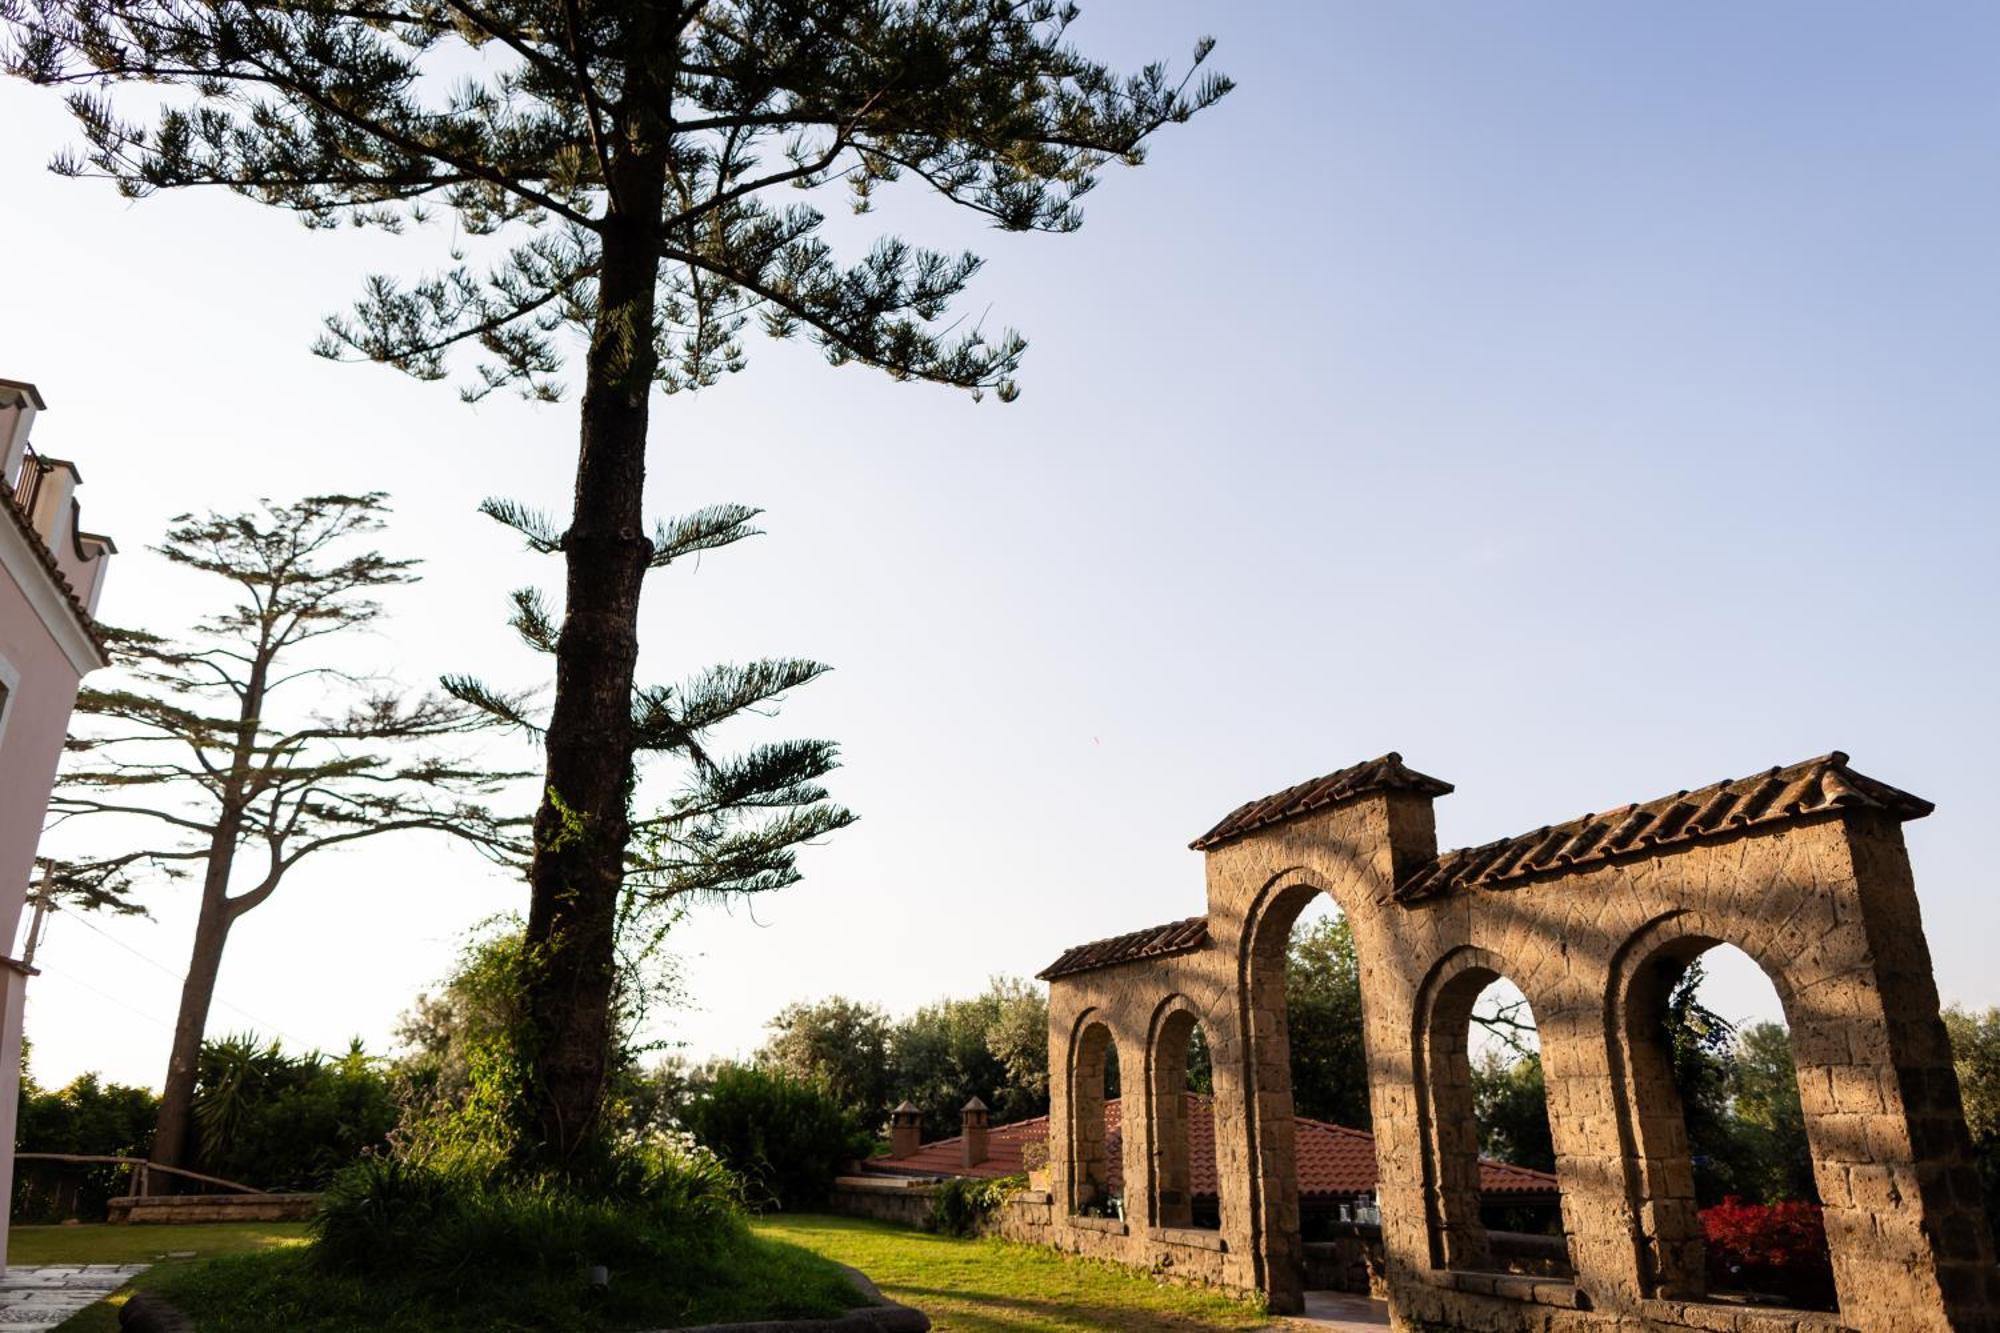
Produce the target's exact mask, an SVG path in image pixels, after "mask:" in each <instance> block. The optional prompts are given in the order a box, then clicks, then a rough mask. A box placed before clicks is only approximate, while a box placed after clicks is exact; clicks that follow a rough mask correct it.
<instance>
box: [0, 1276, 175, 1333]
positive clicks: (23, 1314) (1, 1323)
mask: <svg viewBox="0 0 2000 1333" xmlns="http://www.w3.org/2000/svg"><path fill="white" fill-rule="evenodd" d="M145 1271H146V1265H145V1264H41V1265H37V1266H31V1267H16V1268H9V1269H8V1270H7V1274H6V1276H5V1277H0V1333H30V1330H40V1329H46V1328H53V1327H55V1326H56V1325H57V1324H60V1323H61V1322H62V1321H63V1320H65V1319H67V1318H69V1317H70V1316H71V1315H73V1314H75V1313H76V1312H77V1311H78V1310H81V1309H83V1308H84V1307H85V1306H86V1305H90V1304H92V1303H93V1302H96V1301H99V1300H102V1299H103V1298H104V1297H106V1296H108V1295H110V1294H111V1293H112V1292H114V1291H116V1290H118V1288H120V1287H122V1286H124V1285H125V1284H126V1283H127V1282H130V1281H131V1280H132V1279H133V1278H135V1277H137V1276H138V1275H139V1274H141V1273H143V1272H145Z"/></svg>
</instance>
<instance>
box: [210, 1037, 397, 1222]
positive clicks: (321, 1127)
mask: <svg viewBox="0 0 2000 1333" xmlns="http://www.w3.org/2000/svg"><path fill="white" fill-rule="evenodd" d="M396 1116H397V1107H396V1100H395V1096H394V1094H393V1092H392V1090H391V1087H390V1083H389V1079H388V1076H387V1075H386V1073H385V1072H384V1071H383V1068H382V1062H381V1061H379V1060H376V1059H373V1058H371V1057H370V1056H369V1055H367V1053H365V1052H364V1051H363V1050H362V1049H361V1046H360V1044H359V1043H358V1042H357V1043H355V1044H354V1045H353V1046H350V1047H349V1048H348V1051H347V1053H346V1054H345V1055H344V1056H342V1057H340V1058H339V1059H337V1060H329V1059H327V1058H326V1057H325V1056H323V1055H321V1054H320V1053H319V1052H317V1051H313V1052H309V1053H307V1054H305V1055H287V1054H286V1053H285V1052H284V1050H283V1049H282V1048H281V1047H280V1046H279V1044H278V1043H277V1042H275V1041H273V1042H270V1043H268V1044H266V1043H263V1042H262V1041H261V1040H260V1039H259V1038H257V1037H256V1036H254V1035H251V1034H248V1033H245V1034H242V1035H238V1036H231V1037H225V1038H223V1039H222V1040H220V1041H210V1042H204V1043H203V1045H202V1051H201V1064H200V1067H199V1072H198V1075H197V1080H196V1085H195V1102H194V1117H195V1127H196V1129H197V1130H198V1131H199V1144H200V1150H201V1151H200V1168H201V1169H202V1170H203V1171H206V1172H208V1173H209V1174H211V1175H216V1176H221V1177H222V1178H224V1179H225V1180H236V1181H241V1182H242V1183H244V1184H246V1185H255V1186H257V1187H259V1188H260V1189H307V1190H310V1189H318V1188H319V1187H321V1186H322V1185H324V1184H326V1182H327V1181H329V1180H330V1179H332V1178H333V1176H334V1174H335V1173H336V1172H338V1171H340V1170H341V1169H342V1168H344V1167H347V1166H349V1165H351V1164H352V1163H353V1162H355V1161H356V1160H357V1159H358V1158H360V1156H361V1155H362V1154H363V1153H364V1152H372V1151H380V1150H382V1149H384V1148H386V1147H387V1146H388V1136H389V1131H390V1130H392V1129H393V1128H395V1124H396Z"/></svg>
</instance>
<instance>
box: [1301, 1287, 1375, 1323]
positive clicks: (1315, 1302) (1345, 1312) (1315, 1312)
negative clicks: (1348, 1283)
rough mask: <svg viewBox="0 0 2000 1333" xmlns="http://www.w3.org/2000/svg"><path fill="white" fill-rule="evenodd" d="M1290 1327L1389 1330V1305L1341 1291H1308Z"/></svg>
mask: <svg viewBox="0 0 2000 1333" xmlns="http://www.w3.org/2000/svg"><path fill="white" fill-rule="evenodd" d="M1292 1322H1293V1323H1294V1324H1305V1325H1308V1326H1311V1327H1315V1328H1331V1329H1336V1330H1338V1331H1339V1333H1369V1330H1370V1329H1377V1328H1387V1327H1389V1303H1388V1302H1387V1301H1375V1300H1370V1299H1369V1298H1368V1297H1366V1296H1360V1295H1354V1294H1351V1293H1349V1292H1345V1291H1309V1292H1307V1293H1306V1308H1305V1313H1304V1314H1303V1315H1297V1316H1294V1317H1293V1320H1292Z"/></svg>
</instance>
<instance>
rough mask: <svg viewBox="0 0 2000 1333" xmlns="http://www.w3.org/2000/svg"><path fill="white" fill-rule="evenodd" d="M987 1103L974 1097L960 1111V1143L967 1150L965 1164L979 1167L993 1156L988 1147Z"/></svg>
mask: <svg viewBox="0 0 2000 1333" xmlns="http://www.w3.org/2000/svg"><path fill="white" fill-rule="evenodd" d="M986 1114H987V1113H986V1103H985V1102H982V1101H980V1100H979V1099H978V1098H977V1097H974V1098H973V1099H972V1100H971V1101H969V1102H967V1103H966V1104H965V1106H964V1107H963V1108H962V1109H961V1110H960V1111H959V1122H958V1123H959V1131H958V1132H959V1142H960V1144H962V1145H963V1147H964V1150H965V1160H964V1164H965V1165H966V1166H967V1167H974V1166H978V1165H979V1164H980V1163H981V1162H983V1161H985V1160H986V1159H987V1158H988V1157H991V1156H992V1155H993V1154H992V1153H991V1152H990V1151H988V1149H987V1145H986Z"/></svg>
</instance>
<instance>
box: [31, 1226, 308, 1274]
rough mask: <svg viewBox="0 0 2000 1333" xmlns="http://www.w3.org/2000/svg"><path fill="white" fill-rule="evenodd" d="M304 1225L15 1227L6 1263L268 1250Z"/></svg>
mask: <svg viewBox="0 0 2000 1333" xmlns="http://www.w3.org/2000/svg"><path fill="white" fill-rule="evenodd" d="M305 1234H306V1224H305V1223H303V1222H195V1223H191V1224H189V1225H187V1226H137V1227H131V1226H118V1227H114V1226H106V1225H104V1224H102V1223H98V1224H95V1225H86V1226H76V1227H15V1228H13V1229H12V1230H11V1231H9V1232H8V1239H7V1262H8V1263H10V1264H149V1263H152V1262H153V1261H155V1260H157V1259H159V1258H161V1257H162V1256H164V1255H165V1254H167V1253H168V1252H170V1251H173V1252H179V1251H184V1250H193V1251H194V1257H196V1258H199V1259H210V1258H213V1257H215V1256H216V1255H218V1254H240V1253H241V1252H242V1251H244V1250H263V1249H269V1248H270V1247H271V1246H273V1245H289V1244H291V1243H292V1242H293V1241H297V1240H302V1239H304V1237H305Z"/></svg>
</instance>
